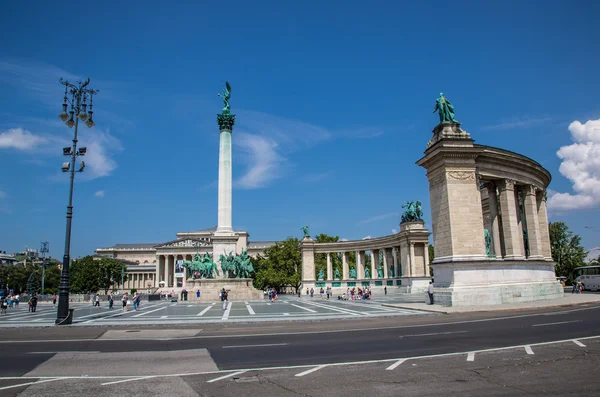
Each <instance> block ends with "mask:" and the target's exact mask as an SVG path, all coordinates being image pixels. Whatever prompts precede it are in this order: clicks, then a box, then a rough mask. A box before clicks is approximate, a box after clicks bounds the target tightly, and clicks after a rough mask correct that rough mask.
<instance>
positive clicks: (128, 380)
mask: <svg viewBox="0 0 600 397" xmlns="http://www.w3.org/2000/svg"><path fill="white" fill-rule="evenodd" d="M150 378H154V376H140V377H137V378H130V379H122V380H116V381H114V382H106V383H101V385H102V386H108V385H116V384H117V383H125V382H132V381H135V380H142V379H150Z"/></svg>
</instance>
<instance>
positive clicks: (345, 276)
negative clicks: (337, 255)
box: [342, 252, 350, 280]
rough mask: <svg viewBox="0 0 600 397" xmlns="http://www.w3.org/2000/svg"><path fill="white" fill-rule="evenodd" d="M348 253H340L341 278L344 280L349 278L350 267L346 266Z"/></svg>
mask: <svg viewBox="0 0 600 397" xmlns="http://www.w3.org/2000/svg"><path fill="white" fill-rule="evenodd" d="M348 255H349V253H348V252H342V277H343V279H344V280H348V279H349V278H350V266H348Z"/></svg>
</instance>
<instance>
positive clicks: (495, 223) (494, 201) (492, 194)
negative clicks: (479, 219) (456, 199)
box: [486, 182, 502, 258]
mask: <svg viewBox="0 0 600 397" xmlns="http://www.w3.org/2000/svg"><path fill="white" fill-rule="evenodd" d="M486 187H487V190H488V202H489V206H490V218H491V223H492V230H490V233H491V235H492V250H491V252H493V253H494V255H496V257H497V258H501V257H502V243H501V239H500V219H499V217H498V196H497V194H496V184H495V183H494V182H488V183H487V184H486Z"/></svg>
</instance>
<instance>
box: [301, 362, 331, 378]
mask: <svg viewBox="0 0 600 397" xmlns="http://www.w3.org/2000/svg"><path fill="white" fill-rule="evenodd" d="M326 366H327V365H319V366H318V367H314V368H311V369H309V370H307V371H304V372H300V373H299V374H296V375H294V376H304V375H308V374H311V373H313V372H315V371H318V370H320V369H321V368H325V367H326Z"/></svg>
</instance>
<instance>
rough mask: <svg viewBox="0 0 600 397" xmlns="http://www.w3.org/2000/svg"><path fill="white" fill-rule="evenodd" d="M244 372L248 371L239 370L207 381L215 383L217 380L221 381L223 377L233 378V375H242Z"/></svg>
mask: <svg viewBox="0 0 600 397" xmlns="http://www.w3.org/2000/svg"><path fill="white" fill-rule="evenodd" d="M244 372H246V371H237V372H233V373H231V374H227V375H224V376H219V377H218V378H214V379H211V380H207V381H206V383H213V382H217V381H220V380H223V379H227V378H231V377H232V376H236V375H241V374H243V373H244Z"/></svg>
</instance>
